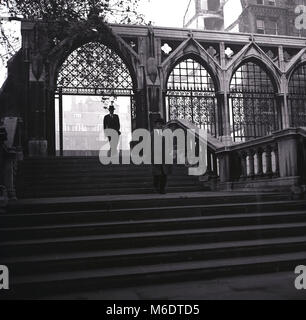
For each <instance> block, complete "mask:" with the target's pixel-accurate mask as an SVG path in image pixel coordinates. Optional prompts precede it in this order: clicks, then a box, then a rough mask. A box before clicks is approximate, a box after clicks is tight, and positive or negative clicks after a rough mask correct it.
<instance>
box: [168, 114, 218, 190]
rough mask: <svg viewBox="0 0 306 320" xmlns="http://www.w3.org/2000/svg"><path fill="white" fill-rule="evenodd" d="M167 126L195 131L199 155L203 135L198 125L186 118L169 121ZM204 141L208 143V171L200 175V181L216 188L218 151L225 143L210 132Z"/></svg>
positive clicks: (172, 128) (173, 128) (211, 187)
mask: <svg viewBox="0 0 306 320" xmlns="http://www.w3.org/2000/svg"><path fill="white" fill-rule="evenodd" d="M166 127H167V128H169V129H171V130H172V131H174V130H176V129H183V130H184V132H185V133H186V132H187V130H192V131H193V132H195V142H196V149H197V155H198V150H199V142H200V139H202V137H200V136H199V133H198V128H197V127H196V126H194V125H193V124H191V123H190V122H188V121H186V120H172V121H170V122H168V123H167V126H166ZM202 142H203V143H204V144H205V145H206V143H207V171H206V173H205V174H204V175H203V176H201V177H200V181H201V182H202V183H204V184H206V186H208V187H209V188H210V189H215V188H216V184H217V181H218V179H219V164H218V158H217V154H216V152H217V150H218V149H219V148H221V147H223V146H224V145H223V143H221V142H220V141H219V140H218V139H216V138H214V137H212V136H211V135H209V134H207V141H206V140H205V141H202ZM184 152H185V155H186V150H184ZM187 165H188V163H187Z"/></svg>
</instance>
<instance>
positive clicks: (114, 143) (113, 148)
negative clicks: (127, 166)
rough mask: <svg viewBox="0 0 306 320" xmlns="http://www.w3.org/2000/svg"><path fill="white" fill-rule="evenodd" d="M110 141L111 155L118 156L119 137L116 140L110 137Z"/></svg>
mask: <svg viewBox="0 0 306 320" xmlns="http://www.w3.org/2000/svg"><path fill="white" fill-rule="evenodd" d="M108 141H109V145H110V151H109V153H110V154H111V155H116V154H117V153H118V144H119V136H118V137H117V138H115V139H112V138H111V137H108Z"/></svg>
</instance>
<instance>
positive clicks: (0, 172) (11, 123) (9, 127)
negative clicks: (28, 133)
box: [0, 118, 23, 203]
mask: <svg viewBox="0 0 306 320" xmlns="http://www.w3.org/2000/svg"><path fill="white" fill-rule="evenodd" d="M21 126H22V121H21V119H18V118H5V119H2V121H1V125H0V133H1V134H0V163H1V166H0V177H1V178H0V185H1V190H2V198H3V201H4V203H5V202H6V200H5V198H8V199H9V200H15V199H16V188H15V185H16V173H17V164H18V161H19V160H22V158H23V152H22V141H21V138H22V136H21V132H22V129H21Z"/></svg>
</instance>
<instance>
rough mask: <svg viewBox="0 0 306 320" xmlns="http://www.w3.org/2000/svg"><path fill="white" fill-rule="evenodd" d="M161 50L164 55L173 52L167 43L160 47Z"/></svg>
mask: <svg viewBox="0 0 306 320" xmlns="http://www.w3.org/2000/svg"><path fill="white" fill-rule="evenodd" d="M161 50H162V51H163V52H164V53H165V54H166V55H169V54H170V52H171V51H172V50H173V49H172V48H171V47H170V46H169V44H168V43H165V44H164V45H163V46H162V47H161Z"/></svg>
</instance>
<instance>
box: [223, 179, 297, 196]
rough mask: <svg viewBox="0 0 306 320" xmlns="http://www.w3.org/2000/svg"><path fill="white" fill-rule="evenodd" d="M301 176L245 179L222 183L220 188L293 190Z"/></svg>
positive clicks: (272, 190)
mask: <svg viewBox="0 0 306 320" xmlns="http://www.w3.org/2000/svg"><path fill="white" fill-rule="evenodd" d="M299 180H300V177H285V178H270V179H268V178H266V179H259V180H245V181H238V182H228V183H220V185H219V188H218V189H219V190H221V191H225V190H227V191H229V190H237V191H238V190H240V191H261V192H263V191H264V190H269V191H270V192H274V191H275V192H279V191H281V192H291V191H292V186H295V185H298V182H299Z"/></svg>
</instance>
